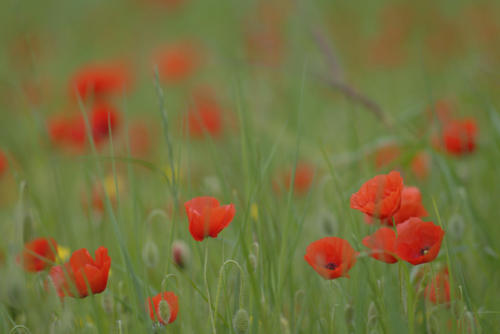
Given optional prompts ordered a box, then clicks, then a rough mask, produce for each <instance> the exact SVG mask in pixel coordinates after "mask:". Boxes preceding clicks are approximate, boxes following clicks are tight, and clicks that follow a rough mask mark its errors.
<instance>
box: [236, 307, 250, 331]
mask: <svg viewBox="0 0 500 334" xmlns="http://www.w3.org/2000/svg"><path fill="white" fill-rule="evenodd" d="M248 325H249V319H248V312H247V311H246V310H244V309H239V310H238V311H237V312H236V314H235V315H234V318H233V328H234V331H235V332H236V333H237V334H245V333H246V332H247V331H248Z"/></svg>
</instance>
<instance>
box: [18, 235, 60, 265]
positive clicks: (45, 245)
mask: <svg viewBox="0 0 500 334" xmlns="http://www.w3.org/2000/svg"><path fill="white" fill-rule="evenodd" d="M56 253H57V243H56V242H55V240H54V239H52V238H36V239H33V240H31V241H30V242H28V243H26V244H25V245H24V249H23V252H22V254H21V255H20V256H19V257H18V258H17V260H18V262H19V263H21V264H22V266H23V267H24V269H25V270H26V271H30V272H37V271H42V270H44V269H45V268H48V267H50V266H52V264H53V263H54V262H55V261H56Z"/></svg>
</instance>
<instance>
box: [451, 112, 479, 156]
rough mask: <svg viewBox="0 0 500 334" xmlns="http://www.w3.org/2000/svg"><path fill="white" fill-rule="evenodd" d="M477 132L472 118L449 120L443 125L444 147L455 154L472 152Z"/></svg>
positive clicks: (474, 147)
mask: <svg viewBox="0 0 500 334" xmlns="http://www.w3.org/2000/svg"><path fill="white" fill-rule="evenodd" d="M477 132H478V128H477V124H476V121H475V120H474V119H471V118H465V119H462V120H453V121H449V122H448V123H446V124H445V125H444V127H443V135H442V140H443V144H444V148H445V149H446V151H447V152H448V153H450V154H452V155H457V156H458V155H464V154H468V153H472V152H473V151H474V150H475V149H476V137H477Z"/></svg>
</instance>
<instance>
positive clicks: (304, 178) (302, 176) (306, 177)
mask: <svg viewBox="0 0 500 334" xmlns="http://www.w3.org/2000/svg"><path fill="white" fill-rule="evenodd" d="M313 179H314V167H313V166H311V165H310V164H308V163H305V162H301V163H298V164H297V167H296V168H295V177H294V180H293V188H294V190H295V191H296V192H297V193H298V194H304V193H307V191H308V190H309V188H310V187H311V184H312V182H313ZM284 184H285V188H286V189H287V190H289V189H290V185H291V184H292V170H289V171H288V172H287V173H286V174H285V176H284Z"/></svg>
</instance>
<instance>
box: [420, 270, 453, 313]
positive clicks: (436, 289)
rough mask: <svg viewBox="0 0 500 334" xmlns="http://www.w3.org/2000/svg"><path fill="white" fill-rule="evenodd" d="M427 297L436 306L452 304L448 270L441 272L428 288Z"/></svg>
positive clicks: (426, 290)
mask: <svg viewBox="0 0 500 334" xmlns="http://www.w3.org/2000/svg"><path fill="white" fill-rule="evenodd" d="M424 295H425V297H427V299H428V300H430V301H431V302H432V303H434V304H442V303H449V302H450V280H449V274H448V268H446V269H444V270H441V271H440V272H439V273H437V274H436V276H435V277H434V278H433V279H432V281H431V282H430V283H429V284H428V285H427V286H426V288H425V292H424Z"/></svg>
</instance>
